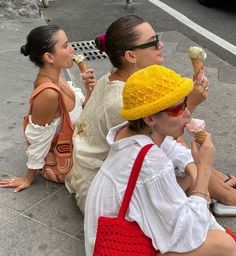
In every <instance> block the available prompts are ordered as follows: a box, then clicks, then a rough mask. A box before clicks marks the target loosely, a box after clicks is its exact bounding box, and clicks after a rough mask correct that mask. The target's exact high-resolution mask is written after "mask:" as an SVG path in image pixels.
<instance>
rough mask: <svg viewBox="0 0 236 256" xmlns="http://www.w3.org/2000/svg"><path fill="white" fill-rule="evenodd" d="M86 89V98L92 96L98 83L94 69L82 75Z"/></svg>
mask: <svg viewBox="0 0 236 256" xmlns="http://www.w3.org/2000/svg"><path fill="white" fill-rule="evenodd" d="M81 78H82V81H83V84H84V88H85V90H86V96H90V95H91V93H92V91H93V89H94V87H95V85H96V83H97V79H96V77H95V75H94V70H93V69H88V70H87V71H86V72H85V73H83V74H82V75H81Z"/></svg>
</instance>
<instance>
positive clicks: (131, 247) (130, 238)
mask: <svg viewBox="0 0 236 256" xmlns="http://www.w3.org/2000/svg"><path fill="white" fill-rule="evenodd" d="M152 146H153V144H148V145H146V146H144V147H143V148H142V149H141V150H140V152H139V154H138V156H137V158H136V160H135V162H134V165H133V168H132V171H131V174H130V178H129V182H128V185H127V188H126V191H125V195H124V198H123V201H122V204H121V208H120V211H119V214H118V216H117V217H114V218H110V217H103V216H101V217H99V219H98V226H97V235H96V241H95V247H94V254H93V255H94V256H156V255H157V254H158V252H159V251H157V250H156V249H155V248H154V247H153V245H152V240H151V239H150V238H149V237H147V236H146V235H145V234H144V233H143V231H142V230H141V228H140V227H139V225H138V224H137V223H136V222H135V221H132V222H131V221H127V220H126V219H125V215H126V212H127V209H128V207H129V202H130V199H131V196H132V194H133V191H134V188H135V185H136V182H137V179H138V175H139V172H140V169H141V166H142V163H143V160H144V157H145V155H146V154H147V152H148V150H149V149H150V148H151V147H152Z"/></svg>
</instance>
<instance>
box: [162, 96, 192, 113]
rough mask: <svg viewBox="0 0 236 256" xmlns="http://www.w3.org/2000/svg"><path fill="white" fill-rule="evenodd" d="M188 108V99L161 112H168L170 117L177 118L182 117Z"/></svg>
mask: <svg viewBox="0 0 236 256" xmlns="http://www.w3.org/2000/svg"><path fill="white" fill-rule="evenodd" d="M186 107H187V97H186V98H185V99H184V101H182V102H180V103H179V104H178V105H175V106H174V107H170V108H167V109H164V110H162V111H161V112H166V113H167V114H168V116H172V117H175V116H180V115H181V114H182V113H183V112H184V110H185V108H186Z"/></svg>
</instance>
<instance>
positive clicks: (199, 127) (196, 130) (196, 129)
mask: <svg viewBox="0 0 236 256" xmlns="http://www.w3.org/2000/svg"><path fill="white" fill-rule="evenodd" d="M186 128H187V130H188V132H189V134H190V135H191V136H194V139H195V141H196V142H197V143H198V144H199V145H201V144H202V143H203V142H204V141H205V139H206V136H207V134H206V132H205V131H204V129H205V121H204V120H201V119H195V118H192V119H191V120H190V121H189V122H188V123H187V124H186Z"/></svg>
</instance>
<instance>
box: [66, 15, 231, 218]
mask: <svg viewBox="0 0 236 256" xmlns="http://www.w3.org/2000/svg"><path fill="white" fill-rule="evenodd" d="M96 44H97V47H98V48H99V49H100V50H101V51H105V52H106V53H107V55H108V57H109V59H110V61H111V63H112V65H113V67H114V69H113V70H112V72H108V73H107V74H106V75H104V76H103V77H101V78H100V79H99V80H98V82H97V85H96V88H95V90H94V91H93V94H92V96H91V98H90V100H89V102H88V104H87V105H86V107H85V109H84V110H83V112H82V114H81V116H80V119H79V122H78V124H77V126H76V128H75V131H74V136H73V144H74V154H73V162H74V165H73V167H72V169H71V171H70V173H69V174H68V175H67V177H66V187H67V188H68V190H69V191H70V192H74V193H76V200H77V203H78V206H79V207H80V209H81V211H82V212H83V211H84V204H85V199H86V196H87V191H88V188H89V186H90V184H91V182H92V180H93V177H94V176H95V174H96V173H97V171H98V170H99V168H100V167H101V165H102V163H103V161H104V160H105V159H106V157H107V154H108V151H109V148H110V145H109V144H108V143H107V141H106V135H107V133H108V130H109V129H110V128H112V127H113V126H116V125H118V124H120V123H122V118H121V117H120V115H119V109H120V107H121V105H122V97H121V95H122V91H123V87H124V83H125V82H126V80H127V79H128V77H129V76H130V75H131V74H132V73H134V72H135V71H137V70H139V69H142V68H144V67H147V66H149V65H153V64H157V65H161V64H163V61H164V57H163V55H162V51H163V47H164V44H163V43H162V42H161V41H160V40H159V37H158V34H156V32H155V31H154V29H153V28H152V26H151V25H150V24H149V23H148V22H147V21H146V20H144V19H143V18H141V17H138V16H136V15H128V16H125V17H121V18H119V19H118V20H116V21H115V22H113V23H112V24H111V25H110V26H109V28H108V29H107V31H106V33H105V34H102V35H100V36H99V37H98V38H97V39H96ZM201 79H202V72H200V74H199V76H198V77H197V79H196V81H195V84H194V89H193V91H192V92H191V93H190V95H189V96H188V98H187V106H188V109H189V110H190V112H192V111H193V110H194V109H195V107H196V106H197V105H198V104H200V103H201V102H203V101H204V100H205V99H206V97H207V90H206V88H207V85H208V80H207V78H206V77H204V79H203V83H202V82H201ZM162 148H163V150H164V151H165V152H166V153H167V154H168V155H169V157H170V158H171V159H172V161H173V163H174V165H175V167H176V169H177V170H179V175H181V176H182V175H185V174H184V170H185V172H186V173H187V174H188V175H187V176H185V178H184V179H180V182H181V183H182V184H183V185H184V183H185V182H186V187H188V184H189V178H190V179H195V178H196V166H195V164H194V163H193V162H194V161H193V158H192V156H191V152H190V150H188V149H186V148H185V147H183V146H182V145H181V144H179V143H176V141H175V140H173V139H171V138H169V137H167V139H165V140H164V143H163V144H162ZM218 175H221V176H222V177H220V178H219V177H218ZM224 178H225V179H226V178H227V177H225V175H224V174H222V173H219V172H216V171H213V175H212V179H211V181H210V187H209V189H210V194H211V196H212V197H213V198H215V199H217V200H219V201H220V202H222V203H225V204H228V205H235V204H236V191H235V190H234V189H233V188H231V187H230V186H229V185H226V184H224V182H223V181H222V179H224ZM235 213H236V211H235Z"/></svg>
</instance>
